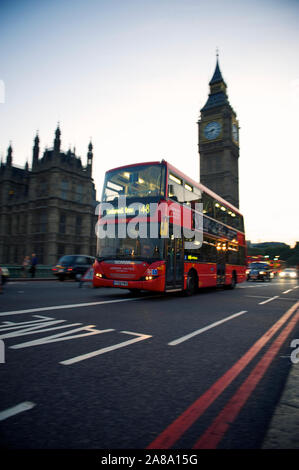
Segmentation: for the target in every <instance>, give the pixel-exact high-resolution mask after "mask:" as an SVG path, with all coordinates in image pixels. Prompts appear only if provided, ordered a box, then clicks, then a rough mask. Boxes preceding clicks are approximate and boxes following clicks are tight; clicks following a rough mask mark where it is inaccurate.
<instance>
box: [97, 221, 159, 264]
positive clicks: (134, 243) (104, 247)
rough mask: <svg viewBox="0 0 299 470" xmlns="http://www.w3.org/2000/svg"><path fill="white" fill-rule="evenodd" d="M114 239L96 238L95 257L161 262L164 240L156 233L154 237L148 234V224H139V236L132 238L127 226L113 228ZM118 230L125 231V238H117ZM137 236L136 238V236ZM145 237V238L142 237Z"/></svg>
mask: <svg viewBox="0 0 299 470" xmlns="http://www.w3.org/2000/svg"><path fill="white" fill-rule="evenodd" d="M114 228H115V232H116V233H115V236H114V237H108V236H107V237H103V238H101V237H100V238H98V242H97V257H98V258H101V259H126V260H132V261H133V260H151V259H155V260H162V259H163V257H164V239H163V238H161V235H160V234H159V229H160V224H159V225H158V226H157V230H158V232H157V233H155V235H154V236H151V235H152V234H151V233H150V230H151V228H150V223H149V222H145V223H140V224H139V229H140V235H141V236H140V235H138V234H136V233H135V235H133V236H132V233H130V229H129V228H128V226H123V225H122V227H119V226H118V224H116V225H115V226H114ZM118 229H125V230H126V233H125V236H123V234H122V236H118V235H117V232H118ZM136 235H137V236H136ZM144 235H145V236H144Z"/></svg>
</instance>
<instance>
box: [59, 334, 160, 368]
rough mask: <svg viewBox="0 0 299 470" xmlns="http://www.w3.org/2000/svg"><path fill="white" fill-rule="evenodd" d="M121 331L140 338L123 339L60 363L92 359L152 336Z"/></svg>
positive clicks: (69, 363)
mask: <svg viewBox="0 0 299 470" xmlns="http://www.w3.org/2000/svg"><path fill="white" fill-rule="evenodd" d="M121 333H125V334H126V335H134V336H138V338H134V339H130V340H128V341H123V342H121V343H118V344H114V345H113V346H108V347H107V348H102V349H98V350H97V351H92V352H90V353H87V354H82V355H81V356H76V357H73V358H71V359H67V360H65V361H61V362H60V364H63V365H65V366H66V365H71V364H75V363H76V362H80V361H84V360H85V359H90V358H92V357H95V356H99V355H101V354H105V353H107V352H110V351H114V350H115V349H120V348H124V347H125V346H129V345H130V344H133V343H137V342H138V341H144V340H145V339H148V338H151V337H152V336H151V335H144V334H140V333H132V332H131V331H121Z"/></svg>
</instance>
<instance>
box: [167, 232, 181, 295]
mask: <svg viewBox="0 0 299 470" xmlns="http://www.w3.org/2000/svg"><path fill="white" fill-rule="evenodd" d="M171 230H172V227H171V226H170V227H169V238H168V239H167V242H166V245H167V247H166V253H167V255H166V256H167V258H166V263H167V264H166V286H165V287H166V290H171V289H182V288H183V281H184V269H183V268H184V253H183V243H182V239H181V238H174V236H173V233H172V231H171Z"/></svg>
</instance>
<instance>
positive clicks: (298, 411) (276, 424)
mask: <svg viewBox="0 0 299 470" xmlns="http://www.w3.org/2000/svg"><path fill="white" fill-rule="evenodd" d="M49 280H54V281H55V280H57V279H56V278H53V277H51V278H37V277H35V278H16V279H11V281H15V282H16V281H17V282H20V281H49ZM298 311H299V303H298V309H297V312H298ZM295 348H296V349H297V355H296V357H297V363H293V365H292V367H291V368H290V372H289V375H288V379H287V381H286V384H285V386H284V389H283V392H282V395H281V398H280V400H279V402H278V404H277V406H276V408H275V411H274V414H273V416H272V419H271V422H270V425H269V428H268V431H267V433H266V436H265V438H264V441H263V444H262V447H261V448H262V449H299V338H298V340H297V344H296V345H295ZM294 352H295V349H293V354H294Z"/></svg>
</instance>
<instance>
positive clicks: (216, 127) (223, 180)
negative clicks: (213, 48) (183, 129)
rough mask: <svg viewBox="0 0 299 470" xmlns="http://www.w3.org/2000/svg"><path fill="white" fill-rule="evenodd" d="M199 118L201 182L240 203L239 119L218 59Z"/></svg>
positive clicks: (231, 201) (228, 198)
mask: <svg viewBox="0 0 299 470" xmlns="http://www.w3.org/2000/svg"><path fill="white" fill-rule="evenodd" d="M209 86H210V93H209V97H208V100H207V102H206V104H205V105H204V107H203V108H202V109H201V111H200V119H199V121H198V150H199V164H200V165H199V167H200V182H201V183H202V184H204V185H205V186H207V187H208V188H210V189H211V190H212V191H214V192H215V193H217V194H219V196H221V197H223V198H224V199H226V200H227V201H228V202H230V203H231V204H233V205H234V206H235V207H237V208H238V207H239V163H238V160H239V123H238V121H237V115H236V113H235V111H234V110H233V108H232V107H231V105H230V104H229V101H228V96H227V92H226V88H227V86H226V83H225V81H224V80H223V78H222V74H221V71H220V67H219V62H218V54H217V62H216V68H215V72H214V75H213V77H212V79H211V81H210V83H209Z"/></svg>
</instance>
